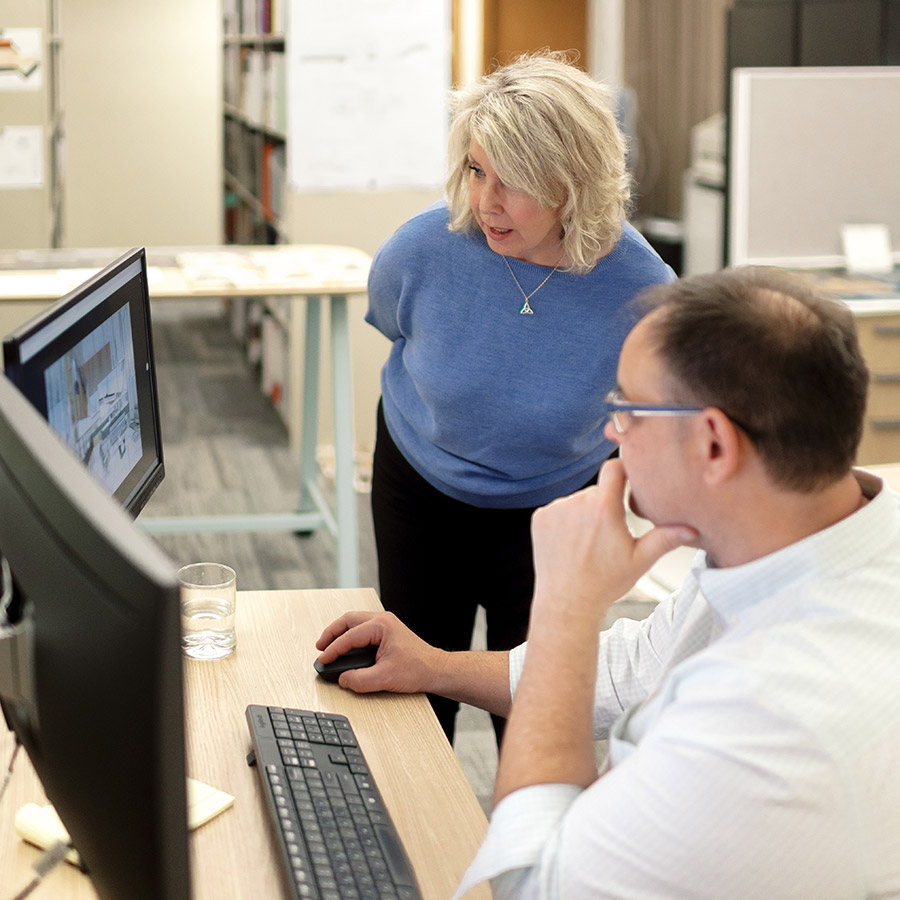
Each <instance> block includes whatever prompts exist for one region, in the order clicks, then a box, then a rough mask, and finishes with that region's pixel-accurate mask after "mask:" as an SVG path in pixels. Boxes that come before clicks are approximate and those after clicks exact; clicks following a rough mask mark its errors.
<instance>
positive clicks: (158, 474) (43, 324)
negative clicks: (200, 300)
mask: <svg viewBox="0 0 900 900" xmlns="http://www.w3.org/2000/svg"><path fill="white" fill-rule="evenodd" d="M3 357H4V367H5V370H6V374H7V376H8V377H9V379H10V380H11V381H12V382H13V383H14V384H15V385H16V386H17V387H18V388H19V390H20V391H22V393H23V394H25V396H26V397H27V398H28V399H29V400H30V401H31V403H32V404H33V405H34V406H35V407H36V408H37V409H38V411H39V412H40V413H41V414H42V415H43V416H44V417H45V418H46V419H47V421H48V422H49V423H50V425H51V426H52V428H53V430H54V431H56V433H57V434H59V435H60V436H61V437H62V438H63V440H64V441H65V442H66V443H67V444H68V445H69V447H70V448H71V449H72V451H73V452H74V453H75V455H76V456H78V458H79V459H81V460H82V462H83V463H84V464H85V465H86V466H87V467H88V468H89V469H90V470H91V471H92V472H93V473H94V475H95V476H96V477H97V478H98V479H99V480H100V481H101V483H102V484H103V485H104V486H105V487H106V489H107V490H108V491H109V493H110V494H112V495H113V496H114V497H115V498H116V499H117V500H118V501H119V502H120V503H121V504H122V505H123V506H124V507H125V508H126V509H127V510H128V511H129V512H130V513H131V514H132V515H133V516H136V515H137V514H138V512H140V510H141V509H142V508H143V506H144V504H145V503H146V502H147V500H148V499H149V498H150V495H151V494H152V493H153V491H154V490H155V489H156V487H157V486H158V485H159V483H160V481H162V478H163V475H164V465H163V452H162V438H161V436H160V426H159V401H158V396H157V387H156V373H155V368H154V363H153V347H152V336H151V329H150V300H149V289H148V280H147V260H146V254H145V251H144V250H143V249H136V250H131V251H129V252H128V253H126V254H125V255H124V256H122V257H120V258H119V259H117V260H115V261H114V262H112V263H110V264H109V265H108V266H106V267H105V268H104V269H103V270H101V271H100V272H98V273H97V274H96V275H94V276H93V277H91V278H90V279H88V280H87V281H85V283H84V284H82V285H81V286H80V287H78V288H76V289H75V290H74V291H72V292H70V293H69V294H67V295H66V296H65V297H63V298H62V299H61V300H59V301H58V302H56V303H54V304H53V305H52V306H51V307H50V308H49V309H47V310H45V311H44V312H43V313H41V314H40V315H39V316H37V317H35V318H34V319H32V320H31V321H30V322H28V323H27V324H25V325H23V326H22V327H21V328H19V329H17V330H16V331H14V332H13V333H12V334H11V335H9V336H8V337H6V338H5V339H4V341H3Z"/></svg>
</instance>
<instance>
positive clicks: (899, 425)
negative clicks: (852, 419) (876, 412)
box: [869, 419, 900, 431]
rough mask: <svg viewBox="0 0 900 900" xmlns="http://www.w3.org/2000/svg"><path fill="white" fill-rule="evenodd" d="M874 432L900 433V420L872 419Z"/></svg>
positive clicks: (871, 423)
mask: <svg viewBox="0 0 900 900" xmlns="http://www.w3.org/2000/svg"><path fill="white" fill-rule="evenodd" d="M869 424H870V425H871V426H872V430H873V431H900V419H872V420H871V421H870V422H869Z"/></svg>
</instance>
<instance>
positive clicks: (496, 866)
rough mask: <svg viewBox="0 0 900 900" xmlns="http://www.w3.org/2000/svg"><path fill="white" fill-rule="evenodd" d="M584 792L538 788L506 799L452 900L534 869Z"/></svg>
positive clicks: (575, 788)
mask: <svg viewBox="0 0 900 900" xmlns="http://www.w3.org/2000/svg"><path fill="white" fill-rule="evenodd" d="M582 790H583V788H581V787H579V786H578V785H575V784H536V785H532V786H531V787H526V788H521V789H520V790H518V791H515V792H514V793H512V794H510V795H509V796H508V797H504V798H503V800H502V801H501V802H500V803H499V804H498V805H497V807H496V809H494V812H493V814H492V815H491V824H490V826H489V827H488V832H487V835H486V836H485V839H484V843H483V844H482V845H481V848H480V849H479V851H478V853H477V854H476V855H475V859H474V860H472V864H471V865H470V866H469V868H468V870H467V872H466V874H465V875H464V876H463V880H462V882H461V883H460V885H459V887H458V888H457V890H456V893H455V894H454V895H453V900H459V898H460V897H462V896H464V895H465V894H466V893H467V892H468V891H470V890H471V889H472V888H473V887H475V885H476V884H479V883H481V882H482V881H487V880H488V879H490V878H496V877H497V876H498V875H501V874H503V873H504V872H509V871H511V870H513V869H527V868H531V867H532V866H533V865H534V864H535V863H536V862H537V861H538V860H539V859H540V857H541V853H542V852H543V850H544V846H545V845H546V844H547V842H548V840H549V839H550V837H551V835H552V833H553V831H554V829H555V828H556V827H557V825H558V824H559V820H560V819H561V818H562V817H563V815H564V814H565V812H566V810H567V809H568V808H569V807H570V806H571V805H572V803H573V802H574V800H575V798H576V797H577V796H578V795H579V794H580V793H581V791H582Z"/></svg>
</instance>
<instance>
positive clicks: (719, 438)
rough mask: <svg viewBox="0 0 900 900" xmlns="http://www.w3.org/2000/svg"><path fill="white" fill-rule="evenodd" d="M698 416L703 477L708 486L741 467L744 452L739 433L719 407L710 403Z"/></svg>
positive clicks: (725, 477)
mask: <svg viewBox="0 0 900 900" xmlns="http://www.w3.org/2000/svg"><path fill="white" fill-rule="evenodd" d="M698 418H699V440H700V441H701V453H702V457H703V466H704V476H703V477H704V480H705V481H706V483H707V484H709V485H714V484H720V483H721V482H723V481H725V480H727V479H728V478H730V477H731V476H733V475H734V474H735V472H737V471H738V470H739V469H740V467H741V464H742V461H743V454H744V446H743V443H742V440H741V432H740V429H739V428H738V427H737V425H735V424H734V422H732V421H731V419H729V418H728V416H726V415H725V413H723V412H722V410H720V409H717V408H716V407H714V406H710V407H707V408H706V409H705V410H703V413H702V414H701V415H700V416H699V417H698Z"/></svg>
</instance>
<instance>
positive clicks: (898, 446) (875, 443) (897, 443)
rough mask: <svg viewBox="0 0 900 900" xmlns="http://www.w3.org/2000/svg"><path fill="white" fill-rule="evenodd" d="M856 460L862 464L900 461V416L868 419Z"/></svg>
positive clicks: (872, 464)
mask: <svg viewBox="0 0 900 900" xmlns="http://www.w3.org/2000/svg"><path fill="white" fill-rule="evenodd" d="M892 424H893V427H890V426H891V425H892ZM856 460H857V464H858V465H861V466H874V465H876V464H878V463H895V462H900V416H898V417H897V418H896V419H887V418H886V417H885V418H884V419H877V420H876V421H875V423H872V422H869V421H867V422H866V428H865V431H864V432H863V438H862V442H861V443H860V445H859V453H858V454H857V457H856Z"/></svg>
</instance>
